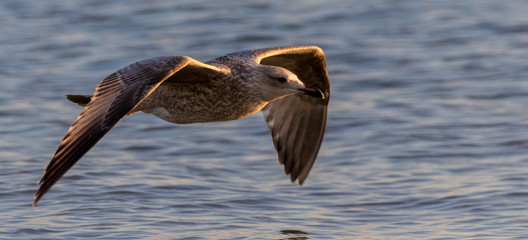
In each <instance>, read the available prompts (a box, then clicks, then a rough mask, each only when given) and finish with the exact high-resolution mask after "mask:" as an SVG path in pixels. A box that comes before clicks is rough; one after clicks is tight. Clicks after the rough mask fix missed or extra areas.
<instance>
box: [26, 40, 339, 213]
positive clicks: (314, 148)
mask: <svg viewBox="0 0 528 240" xmlns="http://www.w3.org/2000/svg"><path fill="white" fill-rule="evenodd" d="M66 97H67V99H68V100H70V101H72V102H75V103H77V104H79V105H81V106H84V107H85V109H84V111H83V112H81V114H79V116H78V117H77V120H75V122H74V123H73V124H72V125H71V126H70V128H69V129H68V131H67V132H66V135H65V136H64V138H63V139H62V141H61V142H60V144H59V147H58V148H57V151H56V152H55V154H54V156H53V158H52V159H51V161H50V162H49V164H48V166H47V167H46V170H45V171H44V175H43V177H42V179H41V180H40V182H39V184H38V186H39V189H38V191H37V192H36V194H35V200H34V202H33V206H36V205H37V203H38V202H39V200H40V199H41V198H42V196H44V194H46V192H48V190H50V188H51V187H52V186H53V185H54V184H55V183H56V182H57V181H58V180H59V179H60V178H61V177H62V176H63V175H64V174H65V173H66V171H68V170H69V169H70V168H71V167H72V166H73V165H74V164H75V163H76V162H77V161H78V160H79V159H80V158H81V157H82V156H83V155H84V154H85V153H86V152H88V151H89V150H90V149H91V148H92V147H93V146H94V145H95V144H96V143H97V142H98V141H99V140H100V139H101V138H102V137H103V136H104V135H105V134H106V133H107V132H108V131H110V129H112V128H113V127H114V126H115V125H116V124H117V123H118V122H119V121H120V120H121V119H122V118H123V117H124V116H127V115H132V114H134V113H137V112H144V113H149V114H153V115H155V116H157V117H158V118H161V119H163V120H165V121H167V122H171V123H176V124H190V123H204V122H220V121H231V120H236V119H241V118H244V117H247V116H249V115H251V114H254V113H256V112H258V111H262V113H263V115H264V119H265V121H266V123H267V125H268V128H269V130H270V133H271V136H272V140H273V144H274V146H275V149H276V150H277V153H278V158H279V162H280V163H281V164H282V165H284V171H285V173H286V174H289V175H290V179H291V181H292V182H294V181H295V180H296V179H297V180H298V183H299V185H302V184H303V182H304V180H305V179H306V177H307V176H308V173H309V172H310V169H311V168H312V166H313V164H314V162H315V159H316V157H317V153H318V152H319V148H320V146H321V142H322V141H323V135H324V132H325V127H326V116H327V106H328V100H329V98H330V80H329V78H328V73H327V71H326V63H325V58H324V52H323V50H322V49H321V48H319V47H317V46H292V47H274V48H262V49H255V50H246V51H239V52H234V53H230V54H227V55H225V56H222V57H218V58H216V59H213V60H211V61H207V62H205V63H202V62H200V61H197V60H195V59H193V58H191V57H188V56H181V55H180V56H161V57H155V58H151V59H146V60H142V61H139V62H136V63H133V64H130V65H128V66H126V67H124V68H122V69H120V70H118V71H116V72H115V73H113V74H111V75H110V76H108V77H106V78H105V79H103V80H102V81H101V82H100V83H99V85H97V87H96V88H95V91H94V94H93V96H82V95H67V96H66Z"/></svg>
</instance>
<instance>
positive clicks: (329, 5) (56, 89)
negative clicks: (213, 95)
mask: <svg viewBox="0 0 528 240" xmlns="http://www.w3.org/2000/svg"><path fill="white" fill-rule="evenodd" d="M527 9H528V5H527V4H526V3H525V2H524V1H519V0H514V1H508V2H498V1H497V2H496V1H475V0H470V1H454V0H449V1H442V2H434V3H432V2H430V1H418V0H409V1H392V0H379V1H354V2H353V1H340V0H336V1H331V2H328V1H289V2H280V1H259V2H248V3H240V1H222V2H215V1H207V0H203V1H166V0H154V1H133V2H129V3H128V4H123V3H121V2H118V1H100V0H92V1H69V2H64V1H57V0H50V1H39V2H36V1H16V0H5V1H1V2H0V21H1V22H2V23H3V24H2V34H1V35H0V44H1V45H2V48H0V52H1V54H0V63H1V64H0V83H1V85H2V86H1V87H0V126H1V127H0V133H1V134H2V138H0V163H1V166H2V167H1V168H0V199H1V201H2V204H0V213H1V214H2V216H3V218H2V223H0V238H6V239H16V238H19V239H32V238H51V239H56V238H104V239H125V238H126V239H131V238H139V239H246V238H251V239H350V238H360V239H362V238H369V239H447V238H454V239H460V238H475V239H490V238H514V239H515V238H517V239H525V238H528V235H527V234H526V228H528V224H527V221H526V215H527V214H528V212H527V208H526V202H527V196H528V190H527V189H528V184H527V183H528V177H527V176H526V169H528V157H526V156H527V154H526V153H527V150H526V147H527V146H528V144H527V143H528V139H527V137H526V136H528V132H527V131H528V126H527V123H528V116H527V115H526V107H525V106H527V105H528V84H527V83H526V79H527V78H528V71H527V69H528V68H527V64H526V63H527V62H528V61H527V60H528V59H527V56H528V28H527V27H526V26H528V22H527V21H526V10H527ZM298 44H314V45H319V46H321V47H322V48H323V49H324V50H325V52H326V57H327V64H328V70H329V74H330V77H331V81H332V91H333V94H332V96H333V97H332V100H331V101H330V109H329V119H328V127H327V133H326V136H325V141H324V143H323V146H322V148H321V151H320V156H319V158H318V160H317V162H316V164H315V165H314V168H313V169H312V172H311V174H310V176H309V177H308V179H307V181H306V183H305V185H304V186H302V187H299V186H298V185H296V184H291V183H290V182H289V179H288V177H287V176H284V174H283V169H282V167H281V166H280V165H279V164H278V161H277V160H276V155H275V151H274V149H273V144H272V142H271V139H270V137H269V133H268V130H267V127H266V125H265V123H264V121H263V119H262V117H261V116H260V114H256V115H255V116H251V117H248V118H247V119H243V120H239V121H234V122H225V123H210V124H197V125H171V124H169V123H165V122H163V121H161V120H159V119H157V118H155V117H152V116H149V115H147V114H136V115H134V116H132V117H130V118H125V119H124V120H123V121H121V122H120V123H119V124H118V126H117V127H116V128H114V129H113V130H112V132H111V133H110V134H108V136H106V137H105V138H104V139H103V140H102V141H101V142H100V143H99V144H98V145H97V146H95V148H94V149H93V150H92V151H91V152H89V153H88V154H87V155H86V156H85V157H84V158H83V159H82V160H81V161H80V162H79V163H77V164H76V165H75V167H74V168H73V169H72V170H71V171H69V172H68V173H67V174H66V176H64V177H63V179H61V181H60V182H59V183H58V184H57V185H56V186H55V187H54V188H53V189H52V190H51V191H50V192H49V193H48V194H47V195H46V197H45V198H44V199H43V200H42V201H41V202H40V205H39V207H36V208H31V202H32V196H33V194H34V192H35V191H36V189H37V187H36V182H37V181H38V180H39V178H40V177H41V176H42V173H43V169H44V167H45V165H46V164H47V163H48V161H49V159H50V158H51V155H52V154H53V153H54V151H55V150H56V147H57V145H58V143H59V141H60V139H61V138H62V136H63V135H64V133H65V132H66V130H67V128H68V127H69V125H70V124H71V123H72V122H73V121H74V120H75V118H76V116H77V115H78V114H79V113H80V111H81V110H82V109H81V108H79V107H78V106H76V105H75V104H71V103H70V102H68V101H67V100H66V99H65V98H64V95H66V94H90V93H91V92H92V91H93V89H94V87H95V86H96V84H97V83H98V82H99V81H100V80H101V79H102V78H104V77H105V76H107V75H109V74H111V73H112V72H113V71H115V70H117V69H119V68H121V67H123V66H125V65H127V64H129V63H131V62H134V61H137V60H141V59H145V58H149V57H153V56H159V55H174V54H182V55H188V56H192V57H194V58H196V59H198V60H202V61H205V60H209V59H211V58H213V57H216V56H220V55H222V54H225V53H229V52H233V51H237V50H241V49H251V48H259V47H270V46H280V45H298Z"/></svg>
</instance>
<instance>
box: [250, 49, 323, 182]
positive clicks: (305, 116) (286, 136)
mask: <svg viewBox="0 0 528 240" xmlns="http://www.w3.org/2000/svg"><path fill="white" fill-rule="evenodd" d="M245 54H247V55H250V56H252V57H253V59H255V61H257V62H258V63H260V64H264V65H273V66H279V67H283V68H286V69H288V70H290V71H291V72H293V73H294V74H296V75H297V77H298V78H299V80H301V81H302V82H303V83H304V84H306V85H307V86H310V87H316V88H318V89H320V90H321V91H322V92H323V94H324V99H317V98H313V97H310V96H308V95H306V94H295V95H290V96H286V97H284V98H281V99H279V100H276V101H274V102H271V103H269V104H268V105H266V106H265V107H264V108H263V109H262V112H263V113H264V118H265V120H266V123H267V124H268V128H269V130H270V132H271V136H272V138H273V144H274V145H275V149H276V150H277V153H278V156H279V161H280V163H281V164H283V165H284V171H285V173H286V174H290V178H291V181H292V182H293V181H295V179H298V180H299V184H302V183H303V182H304V180H305V179H306V177H307V176H308V173H309V172H310V169H311V168H312V166H313V164H314V162H315V158H316V157H317V153H318V152H319V148H320V146H321V142H322V141H323V135H324V132H325V127H326V114H327V106H328V100H329V98H330V80H329V78H328V73H327V71H326V63H325V58H324V52H323V50H321V49H320V48H319V47H316V46H299V47H279V48H265V49H257V50H254V51H249V52H246V53H245Z"/></svg>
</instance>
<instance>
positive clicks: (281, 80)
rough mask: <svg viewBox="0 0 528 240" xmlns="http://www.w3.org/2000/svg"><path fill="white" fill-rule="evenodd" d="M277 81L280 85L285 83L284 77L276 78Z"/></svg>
mask: <svg viewBox="0 0 528 240" xmlns="http://www.w3.org/2000/svg"><path fill="white" fill-rule="evenodd" d="M277 81H279V82H280V83H285V82H286V78H285V77H279V78H277Z"/></svg>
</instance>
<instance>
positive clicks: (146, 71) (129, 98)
mask: <svg viewBox="0 0 528 240" xmlns="http://www.w3.org/2000/svg"><path fill="white" fill-rule="evenodd" d="M175 73H177V74H175ZM215 74H223V71H222V70H221V69H218V68H217V67H214V66H211V65H208V64H204V63H201V62H199V61H196V60H194V59H192V58H190V57H187V56H169V57H156V58H152V59H147V60H143V61H139V62H136V63H134V64H131V65H128V66H126V67H124V68H122V69H120V70H118V71H117V72H115V73H113V74H111V75H110V76H108V77H107V78H105V79H104V80H103V81H101V83H99V85H97V87H96V88H95V92H94V96H93V97H92V99H91V101H90V103H88V105H86V108H85V109H84V111H83V112H82V113H81V114H80V115H79V116H78V117H77V120H76V121H75V122H74V123H73V124H72V125H71V127H70V129H69V130H68V132H67V133H66V135H65V136H64V138H63V139H62V141H61V143H60V145H59V147H58V149H57V151H56V152H55V155H54V156H53V158H52V159H51V161H50V163H49V164H48V166H47V167H46V170H45V172H44V176H43V177H42V179H41V180H40V182H39V189H38V191H37V193H36V194H35V201H34V202H33V206H36V205H37V203H38V201H39V200H40V199H41V198H42V196H44V194H45V193H46V192H47V191H48V190H49V189H50V188H51V187H52V186H53V184H55V183H56V182H57V181H58V180H59V179H60V178H61V177H62V176H63V175H64V173H66V171H68V169H70V168H71V167H72V166H73V165H74V164H75V163H76V162H77V161H78V160H79V159H80V158H81V157H82V156H83V155H84V154H85V153H86V152H88V150H90V149H91V148H92V147H93V146H94V145H95V144H96V143H97V142H98V141H99V140H100V139H101V138H102V137H103V136H104V135H105V134H106V133H107V132H108V131H110V129H112V127H114V126H115V125H116V124H117V122H119V120H121V119H122V118H123V117H124V116H125V115H126V114H128V113H131V112H133V110H134V108H135V107H136V106H138V105H139V104H140V103H141V102H142V101H143V100H144V99H145V98H146V97H148V96H149V95H150V94H151V93H152V92H153V91H154V90H155V89H156V88H157V87H158V86H159V85H160V84H162V83H163V82H164V81H166V80H167V79H170V80H168V81H178V80H180V79H182V80H187V79H196V78H200V79H207V78H208V77H211V76H213V75H215Z"/></svg>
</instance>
